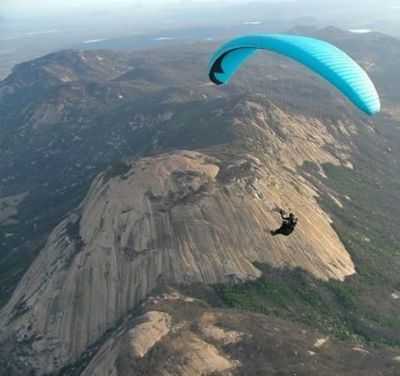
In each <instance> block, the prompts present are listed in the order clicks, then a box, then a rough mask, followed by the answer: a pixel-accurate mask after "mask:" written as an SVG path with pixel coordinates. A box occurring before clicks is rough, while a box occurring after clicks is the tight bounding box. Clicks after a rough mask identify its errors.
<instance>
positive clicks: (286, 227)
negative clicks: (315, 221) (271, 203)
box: [271, 209, 298, 236]
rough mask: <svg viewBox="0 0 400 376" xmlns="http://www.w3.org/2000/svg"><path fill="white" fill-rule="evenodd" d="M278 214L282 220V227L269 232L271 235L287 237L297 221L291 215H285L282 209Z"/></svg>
mask: <svg viewBox="0 0 400 376" xmlns="http://www.w3.org/2000/svg"><path fill="white" fill-rule="evenodd" d="M279 214H280V215H281V218H282V225H281V227H280V228H278V229H277V230H273V231H271V235H272V236H275V235H284V236H289V235H290V234H291V233H292V232H293V231H294V229H295V227H296V224H297V221H298V219H297V218H296V217H295V215H294V214H293V213H289V215H286V213H285V211H284V210H283V209H279Z"/></svg>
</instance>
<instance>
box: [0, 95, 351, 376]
mask: <svg viewBox="0 0 400 376" xmlns="http://www.w3.org/2000/svg"><path fill="white" fill-rule="evenodd" d="M235 111H237V113H238V116H237V118H236V120H235V123H234V127H235V128H236V132H238V133H239V134H240V132H242V131H243V130H244V129H250V130H251V131H250V132H249V131H247V135H248V137H247V139H246V142H247V143H249V145H250V146H251V148H253V150H257V147H256V146H257V141H258V143H259V145H260V147H261V146H262V147H263V148H267V149H265V150H264V152H263V153H261V152H259V153H258V155H259V157H256V155H257V153H256V152H252V153H245V152H243V150H244V149H243V150H242V152H238V153H237V154H232V153H226V152H223V151H222V150H221V149H220V150H216V149H213V150H209V151H207V150H204V151H202V152H197V151H187V150H180V151H174V152H169V153H164V154H159V155H155V156H152V157H146V158H142V159H139V160H131V161H126V162H121V163H120V164H119V165H115V166H113V167H112V168H110V169H108V170H107V171H105V172H104V173H102V174H100V175H99V176H98V177H97V178H96V179H95V181H94V182H93V184H92V186H91V188H90V190H89V192H88V194H87V196H86V198H85V200H84V202H83V203H82V204H81V205H80V207H79V208H77V209H76V210H75V211H73V212H72V213H71V214H70V215H69V216H68V217H67V218H66V219H65V220H64V221H62V222H61V223H60V224H59V225H58V226H57V227H56V228H55V229H54V231H53V232H52V234H51V235H50V237H49V239H48V242H47V244H46V246H45V248H44V249H43V251H42V252H41V253H40V255H39V256H38V258H37V260H36V261H35V262H34V264H33V265H32V267H31V268H30V269H29V271H28V272H27V273H26V275H25V276H24V278H23V279H22V281H21V282H20V284H19V286H18V288H17V289H16V291H15V293H14V295H13V297H12V299H11V301H10V302H9V304H8V305H7V306H6V307H5V309H4V310H3V311H2V312H1V325H0V326H1V327H2V328H5V330H3V333H2V340H3V341H4V339H5V338H8V343H10V342H12V341H14V342H15V343H17V344H18V354H17V355H18V356H19V359H20V361H23V362H26V363H28V364H29V366H30V367H32V368H34V369H36V370H38V371H39V373H40V374H44V373H49V372H54V371H55V370H57V369H59V368H60V367H61V366H63V365H66V364H69V363H71V362H74V361H76V360H77V359H79V357H80V356H81V355H82V353H83V352H85V351H86V350H87V349H88V347H89V346H91V345H93V344H94V343H95V342H96V341H98V340H99V339H100V338H101V337H102V336H103V335H104V334H105V333H106V332H107V331H109V330H110V329H111V328H113V327H114V326H115V325H116V323H118V322H120V321H121V320H123V319H124V317H126V315H127V314H128V313H129V312H130V311H131V310H133V309H134V308H135V307H137V305H138V303H139V302H140V301H142V300H143V299H144V298H145V297H146V296H147V295H148V294H150V293H151V291H153V289H155V288H156V287H157V286H159V285H160V284H191V283H197V282H200V283H206V284H214V283H222V282H232V281H245V280H248V279H255V278H257V277H258V276H259V275H260V272H259V270H258V269H257V267H256V266H255V265H254V263H256V262H260V263H268V264H271V265H273V266H276V267H283V266H287V267H292V268H294V267H299V268H302V269H304V270H306V271H308V272H310V273H312V274H313V275H315V276H316V277H318V278H320V279H325V280H326V279H330V278H333V279H338V280H343V279H344V278H345V277H346V276H349V275H351V274H353V273H354V271H355V270H354V265H353V263H352V260H351V258H350V256H349V254H348V253H347V251H346V250H345V248H344V246H343V245H342V243H341V242H340V240H339V238H338V237H337V235H336V233H335V232H334V230H333V229H332V227H331V225H330V220H329V218H328V217H327V215H326V214H325V213H324V212H323V211H322V210H321V208H319V206H318V204H317V201H316V198H317V196H318V192H317V191H316V189H315V188H314V187H313V186H312V185H311V183H309V182H307V181H306V180H305V179H304V178H302V177H301V176H300V175H297V174H296V173H295V170H296V168H297V167H299V166H300V165H301V164H303V162H304V161H305V160H311V161H314V162H315V163H321V162H325V161H330V162H331V163H336V164H339V163H342V164H345V163H346V153H345V152H344V151H342V152H341V151H340V150H338V151H337V153H336V156H335V155H333V154H329V153H328V152H326V151H324V150H323V148H322V147H323V146H324V145H326V144H327V143H329V142H330V141H333V138H332V136H330V135H329V133H328V132H327V131H326V128H324V126H323V125H322V124H317V123H312V122H309V121H307V120H306V119H302V118H298V119H294V118H290V117H289V116H288V115H286V114H285V113H283V112H282V111H280V110H279V109H278V108H277V107H274V106H272V105H270V107H269V108H268V107H267V108H266V107H263V106H261V105H257V104H256V103H252V102H248V103H246V104H245V105H241V106H240V108H238V109H236V110H235ZM246 111H249V113H251V114H252V115H251V117H249V118H248V119H249V120H248V121H247V122H246V123H244V121H243V120H241V119H244V115H245V114H246V113H247V112H246ZM240 114H241V115H240ZM246 116H247V115H246ZM267 116H268V117H267ZM278 122H279V123H280V124H281V128H280V129H279V130H276V131H274V130H273V128H272V127H271V126H270V125H269V124H274V123H278ZM317 127H320V128H319V129H320V132H319V133H318V134H317V133H316V132H315V130H316V129H317ZM324 131H326V133H324ZM276 132H282V136H281V137H277V135H276ZM308 132H309V133H308ZM284 133H286V135H285V134H284ZM311 133H312V139H311ZM268 138H269V139H270V140H271V141H270V142H268V143H266V142H265V140H266V139H268ZM263 140H264V142H263ZM307 140H309V141H307ZM311 146H312V147H311ZM234 148H235V145H234V144H233V145H232V149H231V150H233V149H234ZM251 148H249V150H250V149H251ZM268 148H269V149H268ZM313 148H314V149H313ZM237 150H239V149H237ZM338 155H339V157H338ZM281 205H284V206H285V207H290V208H292V210H293V211H294V212H296V214H297V215H298V217H299V225H298V228H297V229H296V232H295V233H294V234H293V235H292V236H290V237H288V238H284V237H272V236H271V235H270V232H269V231H270V230H271V229H273V228H276V227H277V226H279V224H280V221H279V215H277V213H276V211H275V210H274V209H275V208H276V207H277V206H281ZM162 321H163V323H162V325H161V324H159V325H160V326H159V327H158V329H157V331H158V332H159V334H160V336H162V335H164V334H166V333H167V332H168V326H169V324H168V322H169V319H168V318H166V317H163V318H162ZM131 334H132V336H133V337H134V338H137V337H138V336H139V337H140V333H139V334H138V333H131ZM185 340H187V341H189V342H188V343H187V345H185V346H183V347H182V343H179V344H177V346H178V347H179V349H178V348H177V351H178V352H179V351H186V350H187V349H190V348H192V347H193V348H197V347H198V346H200V347H201V346H203V345H202V344H201V343H200V342H198V340H197V339H195V338H186V339H185ZM135 346H136V345H134V347H135ZM147 346H150V344H147V343H142V344H141V345H139V346H136V347H135V351H134V352H136V353H137V354H139V355H140V354H141V353H143V354H144V353H145V352H146V347H147ZM207 353H209V354H208V355H207V357H208V356H210V357H211V358H213V359H214V360H215V362H216V363H217V364H218V366H217V368H216V369H219V368H221V367H222V368H221V369H225V368H226V369H228V368H230V367H231V365H230V364H228V363H226V362H225V361H223V360H222V359H219V358H218V357H219V355H218V353H216V352H214V351H213V350H212V349H208V350H207ZM201 362H202V361H201V360H200V359H193V364H194V365H193V367H197V365H198V366H199V367H200V368H201V367H203V366H202V365H201V364H200V363H201ZM195 365H196V366H195ZM188 367H191V366H190V365H188ZM218 367H219V368H218ZM206 371H207V370H206ZM206 371H205V372H206ZM209 371H210V372H211V371H212V370H208V371H207V372H209ZM182 372H183V371H182ZM185 372H186V371H185ZM188 372H189V371H188ZM207 372H206V374H207ZM182 374H186V373H182Z"/></svg>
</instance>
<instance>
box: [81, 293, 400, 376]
mask: <svg viewBox="0 0 400 376" xmlns="http://www.w3.org/2000/svg"><path fill="white" fill-rule="evenodd" d="M172 295H175V294H163V296H162V297H154V299H151V300H149V302H147V303H146V304H145V305H144V307H143V309H144V312H145V313H144V315H141V316H140V317H138V318H137V319H136V320H134V321H133V322H132V323H131V326H133V327H134V328H137V327H140V326H143V325H146V326H147V327H149V328H154V327H157V326H158V323H159V322H160V321H159V320H158V319H159V318H161V317H168V321H169V322H170V324H169V326H168V327H169V330H168V333H167V334H165V335H164V336H163V337H162V339H161V340H160V339H159V331H158V330H155V331H153V330H152V331H150V332H149V333H148V341H151V342H152V343H153V346H151V347H148V349H147V352H146V354H145V355H144V356H143V357H140V358H137V357H135V356H134V354H132V351H131V349H132V344H133V345H135V344H136V342H135V341H133V343H132V337H131V336H130V334H129V333H130V332H131V330H132V329H130V326H129V325H128V326H127V327H126V328H125V329H124V330H121V332H120V334H118V335H116V336H113V337H112V339H110V340H109V341H107V342H106V343H105V344H104V345H103V346H102V347H101V348H100V349H99V350H98V352H97V354H96V356H94V357H93V358H92V360H91V361H90V362H89V364H88V365H87V366H86V368H85V370H84V371H83V372H82V375H83V376H89V375H90V376H109V375H112V376H123V375H138V376H141V375H143V376H144V375H149V374H152V375H162V376H171V375H182V376H206V375H209V376H211V375H246V376H247V375H259V374H265V372H267V374H274V373H282V372H287V371H288V370H290V371H291V372H292V373H293V374H301V373H303V374H306V375H310V376H317V375H321V374H322V373H323V374H324V375H328V376H335V375H347V374H348V375H350V374H351V375H359V376H361V375H368V376H373V375H376V374H377V373H379V372H380V370H382V368H384V369H385V371H384V372H385V375H388V376H389V375H396V372H397V371H396V369H397V367H398V362H399V356H398V354H397V352H396V351H395V350H391V349H388V348H374V347H369V346H366V345H363V346H361V345H356V344H354V343H348V342H343V341H338V340H337V339H334V338H332V339H330V338H329V339H327V338H325V337H323V336H322V335H321V333H319V332H318V331H315V330H312V329H310V328H309V327H305V326H302V325H300V324H296V323H293V322H288V321H285V320H281V319H279V318H277V317H275V316H274V315H271V316H265V315H257V314H251V313H245V312H235V311H232V310H217V309H212V308H210V307H205V306H204V304H202V302H200V301H196V300H193V299H191V300H189V299H188V298H185V297H184V296H180V297H179V298H176V296H172ZM154 312H157V314H155V315H154ZM150 313H152V314H150ZM149 314H150V315H149ZM154 334H155V335H154ZM137 340H138V345H139V346H140V343H142V341H141V339H140V338H139V337H137Z"/></svg>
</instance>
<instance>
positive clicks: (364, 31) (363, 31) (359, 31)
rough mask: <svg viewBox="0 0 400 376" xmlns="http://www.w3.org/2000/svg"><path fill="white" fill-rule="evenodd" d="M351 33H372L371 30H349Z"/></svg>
mask: <svg viewBox="0 0 400 376" xmlns="http://www.w3.org/2000/svg"><path fill="white" fill-rule="evenodd" d="M349 31H350V33H355V34H367V33H372V30H371V29H349Z"/></svg>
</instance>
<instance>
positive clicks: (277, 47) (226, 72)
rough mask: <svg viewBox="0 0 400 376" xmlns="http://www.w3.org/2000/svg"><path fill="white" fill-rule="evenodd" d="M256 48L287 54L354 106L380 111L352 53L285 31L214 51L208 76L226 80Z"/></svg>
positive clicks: (245, 38) (233, 42) (370, 84)
mask: <svg viewBox="0 0 400 376" xmlns="http://www.w3.org/2000/svg"><path fill="white" fill-rule="evenodd" d="M257 50H269V51H272V52H275V53H278V54H281V55H284V56H287V57H289V58H291V59H293V60H295V61H297V62H299V63H301V64H303V65H305V66H306V67H308V68H309V69H311V70H312V71H314V72H315V73H317V74H319V75H320V76H321V77H323V78H325V79H326V80H327V81H329V82H330V83H331V84H332V85H333V86H335V87H336V88H337V89H338V90H339V91H340V92H341V93H342V94H343V95H345V96H346V97H347V98H348V99H349V100H350V101H351V102H352V103H353V104H354V105H355V106H357V107H358V108H359V109H360V110H361V111H363V112H365V113H366V114H368V115H374V114H376V113H378V112H379V111H380V108H381V104H380V99H379V95H378V93H377V91H376V88H375V86H374V84H373V82H372V81H371V79H370V78H369V76H368V74H367V73H366V72H365V70H364V69H363V68H361V67H360V65H358V64H357V63H356V62H355V61H354V60H353V59H352V58H351V57H350V56H349V55H347V54H346V53H345V52H344V51H342V50H340V49H339V48H337V47H335V46H333V45H332V44H330V43H327V42H325V41H322V40H319V39H315V38H309V37H303V36H297V35H285V34H261V35H249V36H243V37H239V38H235V39H233V40H231V41H229V42H227V43H226V44H224V45H223V46H222V47H220V48H219V49H218V51H217V52H216V53H215V54H214V55H213V57H212V58H211V61H210V64H209V77H210V79H211V81H213V82H214V83H215V84H217V85H221V84H226V83H228V81H229V80H230V78H231V77H232V76H233V75H234V74H235V72H236V71H237V70H238V69H239V67H240V66H241V65H242V64H243V63H244V62H245V61H246V60H247V59H248V58H249V57H250V56H251V55H253V53H254V52H256V51H257Z"/></svg>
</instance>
